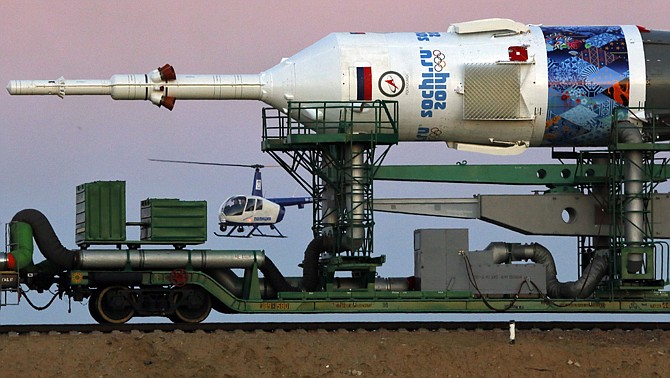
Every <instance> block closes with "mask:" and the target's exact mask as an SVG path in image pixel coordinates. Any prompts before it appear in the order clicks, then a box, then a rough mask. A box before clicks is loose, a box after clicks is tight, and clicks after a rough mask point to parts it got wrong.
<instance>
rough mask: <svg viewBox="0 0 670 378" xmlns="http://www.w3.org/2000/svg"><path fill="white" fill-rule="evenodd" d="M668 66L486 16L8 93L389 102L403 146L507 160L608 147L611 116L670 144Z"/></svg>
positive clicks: (16, 86) (578, 31)
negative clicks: (275, 55)
mask: <svg viewBox="0 0 670 378" xmlns="http://www.w3.org/2000/svg"><path fill="white" fill-rule="evenodd" d="M669 61H670V32H666V31H652V30H648V29H646V28H643V27H639V26H634V25H623V26H542V25H526V24H522V23H519V22H515V21H512V20H508V19H486V20H477V21H469V22H462V23H456V24H452V25H451V26H450V27H449V28H448V30H447V31H446V32H417V33H360V32H357V33H333V34H330V35H328V36H326V37H325V38H323V39H321V40H320V41H318V42H316V43H315V44H313V45H311V46H309V47H307V48H306V49H304V50H302V51H301V52H299V53H297V54H296V55H294V56H292V57H290V58H284V59H282V60H281V62H280V63H279V64H277V65H276V66H274V67H272V68H270V69H268V70H266V71H264V72H261V73H259V74H229V75H223V74H222V75H220V74H210V75H181V74H176V73H175V70H174V68H173V67H172V66H170V65H167V64H166V65H164V66H162V67H160V68H158V69H156V70H153V71H151V72H149V73H147V74H117V75H113V76H112V77H111V78H110V79H109V80H65V79H64V78H62V77H61V78H59V79H56V80H12V81H10V82H9V84H8V86H7V90H8V91H9V93H10V94H12V95H57V96H59V97H64V96H66V95H110V96H111V97H112V98H113V99H115V100H148V101H151V102H152V103H154V104H156V105H158V106H159V107H161V106H162V107H165V108H167V109H170V110H172V109H173V107H174V106H175V101H176V100H259V101H262V102H264V103H266V104H268V105H269V106H271V107H273V108H276V109H279V110H280V111H282V112H285V113H287V112H288V109H289V102H292V101H293V102H296V101H353V102H360V103H361V105H362V107H361V109H363V107H364V104H365V102H366V101H372V100H390V101H397V104H398V105H397V106H398V119H397V122H398V132H399V139H400V140H401V141H442V142H447V144H448V146H449V147H452V148H456V149H461V150H469V151H477V152H484V153H491V154H501V155H504V154H516V153H520V152H522V151H524V150H525V149H526V148H528V147H535V146H555V147H561V146H570V147H578V146H605V145H607V143H608V141H609V138H610V134H611V132H612V125H613V119H619V120H630V121H634V123H635V124H636V125H638V126H639V127H640V129H641V130H642V131H644V128H645V126H646V125H648V124H649V122H650V120H651V119H656V120H660V121H661V122H657V123H656V124H657V126H656V127H660V128H661V129H663V130H660V132H659V131H657V132H656V138H660V139H670V127H668V131H665V130H664V128H665V127H667V126H666V123H665V120H667V118H669V114H670V82H669V80H670V65H669V64H668V62H669ZM362 111H363V110H362ZM302 116H303V117H302V118H301V119H303V118H304V115H302ZM319 117H323V118H324V119H325V120H329V119H332V120H333V121H336V120H337V119H338V117H339V114H314V115H313V118H314V119H316V118H319ZM658 125H661V126H658Z"/></svg>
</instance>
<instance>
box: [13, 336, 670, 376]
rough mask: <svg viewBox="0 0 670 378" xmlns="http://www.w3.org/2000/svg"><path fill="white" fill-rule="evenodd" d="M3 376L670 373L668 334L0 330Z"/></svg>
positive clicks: (646, 374)
mask: <svg viewBox="0 0 670 378" xmlns="http://www.w3.org/2000/svg"><path fill="white" fill-rule="evenodd" d="M0 366H2V367H1V368H0V375H1V376H3V377H19V376H20V377H124V378H130V377H258V376H262V377H320V376H325V377H351V376H366V377H380V376H396V377H512V376H529V377H563V376H570V377H580V376H583V377H586V376H589V377H613V376H615V377H619V376H621V377H623V376H631V377H632V376H636V377H667V376H670V333H669V332H663V331H631V332H623V331H558V330H554V331H520V330H517V333H516V343H515V344H513V345H511V344H510V343H509V334H508V333H507V332H503V331H434V332H433V331H416V332H391V331H377V332H367V331H360V332H346V331H337V332H318V331H310V332H283V331H279V332H275V333H269V332H253V333H248V332H246V333H245V332H215V333H204V332H196V333H182V332H179V333H176V334H172V333H164V332H160V331H159V332H153V333H147V334H141V333H139V332H136V331H134V332H132V333H129V334H122V333H111V334H86V335H75V334H51V335H30V334H28V335H0Z"/></svg>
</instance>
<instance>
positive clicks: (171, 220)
mask: <svg viewBox="0 0 670 378" xmlns="http://www.w3.org/2000/svg"><path fill="white" fill-rule="evenodd" d="M140 217H141V224H142V227H141V231H140V239H142V240H143V241H149V242H158V243H176V244H200V243H204V242H206V241H207V202H206V201H181V200H178V199H173V198H149V199H146V200H144V201H142V209H141V211H140Z"/></svg>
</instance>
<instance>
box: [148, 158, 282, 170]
mask: <svg viewBox="0 0 670 378" xmlns="http://www.w3.org/2000/svg"><path fill="white" fill-rule="evenodd" d="M149 161H158V162H162V163H179V164H198V165H214V166H219V167H242V168H257V169H261V168H277V167H279V166H278V165H262V164H233V163H213V162H206V161H191V160H169V159H149Z"/></svg>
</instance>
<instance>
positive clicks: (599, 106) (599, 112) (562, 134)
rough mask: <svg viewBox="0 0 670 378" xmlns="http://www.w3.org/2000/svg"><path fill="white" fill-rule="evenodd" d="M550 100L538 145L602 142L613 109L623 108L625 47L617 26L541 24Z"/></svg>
mask: <svg viewBox="0 0 670 378" xmlns="http://www.w3.org/2000/svg"><path fill="white" fill-rule="evenodd" d="M541 29H542V32H543V33H544V39H545V43H546V47H547V65H548V81H549V92H548V93H549V101H548V109H547V124H546V128H545V131H544V138H543V140H542V145H543V146H593V145H604V144H607V142H608V139H609V134H610V129H611V124H612V117H613V112H614V111H615V109H617V108H621V109H619V110H617V111H622V112H624V114H625V112H626V110H625V107H627V106H628V99H629V76H630V72H629V63H628V49H627V45H626V39H625V37H624V33H623V30H622V29H621V27H619V26H587V27H569V26H568V27H566V26H560V27H542V28H541Z"/></svg>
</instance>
